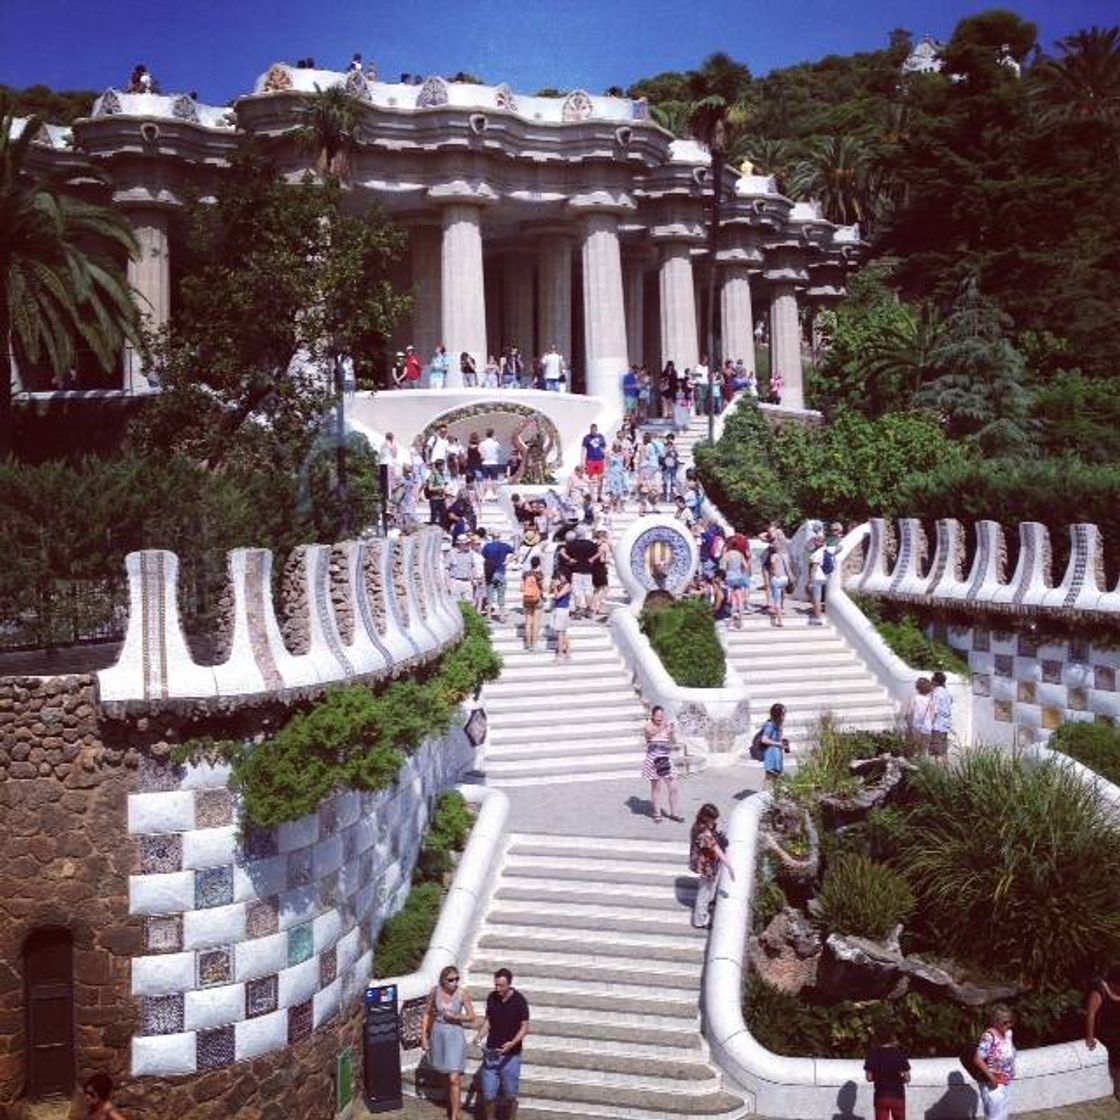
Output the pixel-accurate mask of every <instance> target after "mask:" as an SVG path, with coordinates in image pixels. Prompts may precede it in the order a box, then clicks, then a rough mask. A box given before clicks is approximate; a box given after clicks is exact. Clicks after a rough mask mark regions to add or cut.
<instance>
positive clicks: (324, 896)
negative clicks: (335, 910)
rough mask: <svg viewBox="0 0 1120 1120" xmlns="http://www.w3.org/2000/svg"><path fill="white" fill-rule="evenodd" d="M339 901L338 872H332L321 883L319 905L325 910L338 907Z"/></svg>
mask: <svg viewBox="0 0 1120 1120" xmlns="http://www.w3.org/2000/svg"><path fill="white" fill-rule="evenodd" d="M338 901H339V891H338V872H337V871H332V872H331V873H330V874H329V875H328V876H327V877H326V878H325V879H321V880H320V881H319V905H320V906H322V907H324V908H325V909H329V908H331V907H334V906H337V905H338Z"/></svg>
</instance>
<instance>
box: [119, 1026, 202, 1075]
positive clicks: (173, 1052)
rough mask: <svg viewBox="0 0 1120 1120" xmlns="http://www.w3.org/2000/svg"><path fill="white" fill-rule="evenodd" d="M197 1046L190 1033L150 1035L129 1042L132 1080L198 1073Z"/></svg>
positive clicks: (192, 1034) (191, 1032) (192, 1033)
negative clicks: (135, 1078)
mask: <svg viewBox="0 0 1120 1120" xmlns="http://www.w3.org/2000/svg"><path fill="white" fill-rule="evenodd" d="M197 1054H198V1047H197V1043H196V1041H195V1036H194V1032H193V1031H187V1032H185V1033H183V1034H153V1035H146V1036H144V1037H135V1038H133V1040H132V1076H133V1077H179V1076H181V1075H182V1074H188V1073H197V1072H198V1067H197V1064H196V1063H197Z"/></svg>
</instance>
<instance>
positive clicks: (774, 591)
mask: <svg viewBox="0 0 1120 1120" xmlns="http://www.w3.org/2000/svg"><path fill="white" fill-rule="evenodd" d="M788 586H789V580H788V579H787V578H786V577H785V576H771V577H770V602H771V603H774V604H775V605H777V604H778V603H780V602H781V601H782V596H783V595H784V594H785V590H786V588H787V587H788Z"/></svg>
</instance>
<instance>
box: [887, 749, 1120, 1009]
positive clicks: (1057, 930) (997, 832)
mask: <svg viewBox="0 0 1120 1120" xmlns="http://www.w3.org/2000/svg"><path fill="white" fill-rule="evenodd" d="M902 811H903V813H904V816H905V824H906V826H907V827H905V828H902V829H900V830H899V831H898V835H897V840H898V845H899V848H898V855H897V856H896V858H895V859H894V860H893V864H894V866H895V868H896V869H897V870H898V871H900V872H901V873H902V874H903V875H904V876H905V878H906V880H907V882H909V884H910V886H911V887H912V889H913V890H914V893H915V894H916V895H917V898H918V902H919V910H918V914H917V922H918V923H920V924H921V925H923V926H924V927H925V929H926V930H927V932H928V933H929V935H930V938H931V940H936V941H937V942H939V943H940V948H941V949H942V950H943V951H945V952H947V953H949V954H950V955H952V956H953V957H955V958H957V959H958V960H962V961H966V962H970V963H973V964H975V965H977V966H979V967H980V968H983V969H986V970H988V971H989V972H994V973H996V974H1003V975H1009V976H1011V977H1013V978H1016V979H1022V980H1025V981H1028V982H1030V983H1031V985H1032V986H1034V987H1038V986H1039V985H1043V986H1045V985H1049V986H1055V985H1063V984H1073V985H1080V984H1081V983H1083V982H1084V981H1085V980H1086V979H1087V977H1088V976H1089V975H1090V973H1091V972H1092V970H1093V968H1094V967H1095V966H1096V965H1097V964H1098V963H1099V962H1102V961H1105V960H1108V959H1112V958H1115V957H1116V956H1117V954H1120V875H1117V873H1116V869H1117V868H1118V867H1120V829H1118V828H1117V827H1116V824H1115V822H1114V821H1113V819H1112V818H1111V817H1110V816H1109V813H1108V810H1107V808H1106V807H1105V805H1104V803H1103V802H1102V799H1101V797H1100V795H1099V794H1098V793H1097V791H1096V790H1095V789H1093V788H1091V787H1089V786H1086V785H1084V784H1083V783H1082V782H1081V781H1080V779H1079V778H1078V777H1077V776H1076V775H1075V774H1072V773H1070V772H1069V771H1068V770H1067V769H1065V768H1064V767H1062V766H1061V765H1058V764H1056V763H1053V762H1048V763H1033V762H1031V763H1028V762H1025V761H1024V760H1022V759H1021V758H1018V757H1016V756H1014V755H1011V754H1009V753H1007V752H1003V751H999V750H996V749H991V748H984V749H977V750H973V751H969V752H966V753H965V754H964V755H963V756H962V757H961V758H960V760H959V761H958V762H957V764H956V765H955V766H953V767H951V768H950V767H940V766H936V765H933V764H929V763H927V764H924V765H923V766H922V767H921V769H920V770H919V772H918V774H917V775H916V776H915V778H914V779H913V780H912V782H911V785H910V790H909V792H908V794H907V795H906V797H905V800H904V802H903V805H902Z"/></svg>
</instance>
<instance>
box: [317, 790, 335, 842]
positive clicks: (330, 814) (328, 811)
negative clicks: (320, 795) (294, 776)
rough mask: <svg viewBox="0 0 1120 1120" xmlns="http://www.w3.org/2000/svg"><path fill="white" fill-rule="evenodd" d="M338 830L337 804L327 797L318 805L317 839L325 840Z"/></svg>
mask: <svg viewBox="0 0 1120 1120" xmlns="http://www.w3.org/2000/svg"><path fill="white" fill-rule="evenodd" d="M337 830H338V805H337V803H336V802H335V799H334V798H333V797H332V798H329V799H328V800H326V801H324V802H323V803H322V805H320V806H319V839H320V840H325V839H326V838H327V837H328V836H333V835H334V834H335V832H336V831H337Z"/></svg>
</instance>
